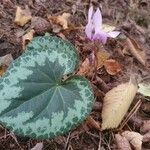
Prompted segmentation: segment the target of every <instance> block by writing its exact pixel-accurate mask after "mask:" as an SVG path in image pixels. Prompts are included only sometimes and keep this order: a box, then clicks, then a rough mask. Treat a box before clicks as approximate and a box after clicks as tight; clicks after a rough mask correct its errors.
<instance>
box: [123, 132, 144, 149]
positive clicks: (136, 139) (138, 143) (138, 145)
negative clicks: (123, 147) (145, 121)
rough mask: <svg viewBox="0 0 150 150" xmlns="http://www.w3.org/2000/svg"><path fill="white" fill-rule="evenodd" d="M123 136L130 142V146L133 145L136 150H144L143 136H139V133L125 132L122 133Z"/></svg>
mask: <svg viewBox="0 0 150 150" xmlns="http://www.w3.org/2000/svg"><path fill="white" fill-rule="evenodd" d="M122 136H124V137H125V138H126V139H127V140H128V141H129V142H130V144H132V145H133V147H134V148H135V150H141V149H142V139H143V136H142V135H141V134H139V133H138V132H133V131H124V132H123V133H122Z"/></svg>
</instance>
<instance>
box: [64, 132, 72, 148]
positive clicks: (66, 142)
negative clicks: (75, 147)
mask: <svg viewBox="0 0 150 150" xmlns="http://www.w3.org/2000/svg"><path fill="white" fill-rule="evenodd" d="M70 135H71V132H69V135H68V137H67V141H66V144H65V148H64V149H65V150H66V149H67V146H68V143H69V139H70Z"/></svg>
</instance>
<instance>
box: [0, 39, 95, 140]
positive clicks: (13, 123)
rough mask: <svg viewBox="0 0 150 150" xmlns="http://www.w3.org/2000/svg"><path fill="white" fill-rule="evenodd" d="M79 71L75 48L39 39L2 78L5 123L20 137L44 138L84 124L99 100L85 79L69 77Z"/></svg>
mask: <svg viewBox="0 0 150 150" xmlns="http://www.w3.org/2000/svg"><path fill="white" fill-rule="evenodd" d="M76 66H78V55H77V53H76V50H75V48H74V47H73V45H72V44H70V43H69V42H67V41H64V40H61V39H59V38H57V37H52V36H44V37H36V38H34V39H33V41H32V42H31V43H30V44H29V45H28V46H27V50H26V51H25V53H24V54H23V55H22V56H20V57H19V58H18V59H17V60H15V61H14V62H13V63H12V64H11V65H10V67H9V69H8V70H7V72H6V74H5V75H4V76H3V78H1V79H0V104H1V107H0V122H1V123H2V124H4V125H5V126H6V127H8V128H10V129H11V130H12V131H13V132H14V133H16V134H17V135H21V136H28V137H31V138H41V139H43V138H52V137H54V136H57V135H61V134H63V133H66V132H68V131H69V130H70V129H71V128H72V127H74V126H75V125H77V124H79V123H80V122H81V121H82V120H84V118H85V117H86V116H87V115H88V113H89V112H90V111H91V107H92V103H93V99H94V98H93V91H92V88H91V86H90V84H89V82H88V81H87V80H86V79H85V78H83V77H81V76H71V77H69V78H67V77H65V76H64V75H66V74H68V73H72V72H73V71H74V69H75V68H76ZM66 78H67V79H66Z"/></svg>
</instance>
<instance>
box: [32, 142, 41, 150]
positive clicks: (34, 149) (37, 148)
mask: <svg viewBox="0 0 150 150" xmlns="http://www.w3.org/2000/svg"><path fill="white" fill-rule="evenodd" d="M42 149H43V143H42V142H40V143H37V144H36V145H35V146H34V147H33V148H32V149H31V150H42Z"/></svg>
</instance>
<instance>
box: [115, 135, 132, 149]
mask: <svg viewBox="0 0 150 150" xmlns="http://www.w3.org/2000/svg"><path fill="white" fill-rule="evenodd" d="M115 140H116V144H117V148H118V149H119V150H132V149H131V146H130V143H129V141H128V140H127V139H126V138H125V137H123V136H121V135H120V134H115Z"/></svg>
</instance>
